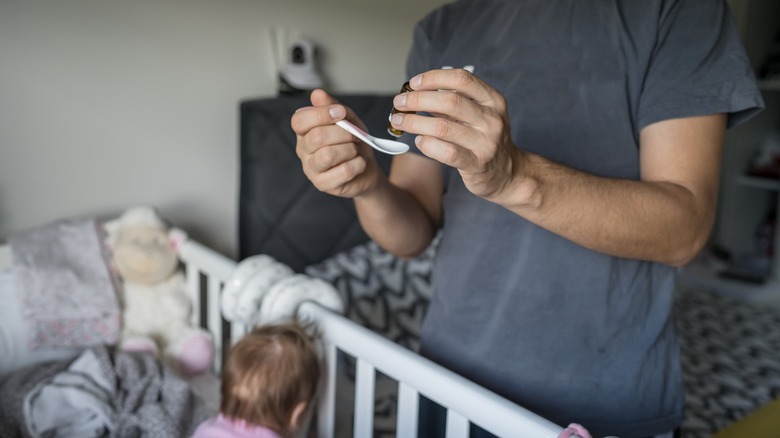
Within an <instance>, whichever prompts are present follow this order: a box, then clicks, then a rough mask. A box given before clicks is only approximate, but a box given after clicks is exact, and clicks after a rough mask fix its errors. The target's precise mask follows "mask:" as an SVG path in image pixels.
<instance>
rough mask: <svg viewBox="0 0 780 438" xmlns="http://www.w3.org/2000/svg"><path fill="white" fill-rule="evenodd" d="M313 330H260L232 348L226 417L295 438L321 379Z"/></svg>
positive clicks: (225, 380)
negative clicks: (292, 435)
mask: <svg viewBox="0 0 780 438" xmlns="http://www.w3.org/2000/svg"><path fill="white" fill-rule="evenodd" d="M314 336H315V334H314V333H313V329H312V327H309V326H304V325H302V324H300V323H299V322H296V321H292V322H289V323H280V324H273V325H266V326H261V327H258V328H255V329H254V330H252V331H251V332H249V333H248V334H247V335H246V336H244V337H243V338H242V339H241V340H240V341H238V342H237V343H236V344H235V345H234V346H233V347H231V349H230V352H229V353H228V358H227V362H226V363H225V366H224V369H223V371H222V403H221V406H220V411H221V413H222V415H224V416H226V417H228V418H231V419H234V420H244V421H246V422H248V423H251V424H256V425H261V426H264V427H267V428H270V429H273V430H275V431H276V432H277V433H279V434H280V435H282V436H289V435H291V433H292V432H293V431H294V430H295V429H296V428H297V427H298V426H299V424H300V422H301V420H302V419H303V413H304V412H305V410H306V408H307V406H308V404H309V402H310V401H311V400H312V399H313V398H314V395H315V393H316V391H317V385H318V382H319V378H320V363H319V359H318V357H317V351H316V346H315V337H314Z"/></svg>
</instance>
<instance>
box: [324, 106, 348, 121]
mask: <svg viewBox="0 0 780 438" xmlns="http://www.w3.org/2000/svg"><path fill="white" fill-rule="evenodd" d="M328 113H329V114H330V116H331V117H332V118H334V119H340V118H342V117H344V116H346V115H347V111H346V110H345V109H344V107H343V106H334V107H332V108H331V109H329V110H328Z"/></svg>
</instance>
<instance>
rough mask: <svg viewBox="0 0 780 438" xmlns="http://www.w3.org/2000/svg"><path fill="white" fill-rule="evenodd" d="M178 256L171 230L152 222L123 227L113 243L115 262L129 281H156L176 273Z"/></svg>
mask: <svg viewBox="0 0 780 438" xmlns="http://www.w3.org/2000/svg"><path fill="white" fill-rule="evenodd" d="M178 261H179V259H178V256H177V255H176V252H175V251H174V249H173V247H172V246H171V243H170V241H169V240H168V233H167V232H166V231H165V230H163V229H161V228H159V227H155V226H151V225H129V226H124V227H123V228H122V229H121V230H120V232H119V234H118V235H117V238H116V241H115V244H114V262H115V263H116V267H117V269H118V270H119V273H120V274H121V275H122V278H123V279H125V280H126V281H132V282H136V283H142V284H156V283H159V282H161V281H163V280H165V279H167V278H168V277H170V276H171V274H173V272H174V271H175V270H176V267H177V266H178Z"/></svg>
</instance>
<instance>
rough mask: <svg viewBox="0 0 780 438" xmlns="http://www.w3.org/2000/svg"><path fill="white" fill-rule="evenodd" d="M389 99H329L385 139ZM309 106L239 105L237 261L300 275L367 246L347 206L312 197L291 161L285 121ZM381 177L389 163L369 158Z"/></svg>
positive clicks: (281, 101) (304, 101) (293, 102)
mask: <svg viewBox="0 0 780 438" xmlns="http://www.w3.org/2000/svg"><path fill="white" fill-rule="evenodd" d="M392 98H393V96H392V95H386V96H384V95H381V96H380V95H351V96H337V99H339V101H341V102H342V103H344V104H345V105H347V106H349V107H351V108H352V109H353V110H354V111H355V112H356V113H357V114H358V115H359V116H360V117H361V118H362V119H363V121H364V122H365V123H366V125H367V126H368V128H369V131H371V132H372V133H376V134H377V135H379V136H380V137H386V135H385V134H384V133H385V130H386V128H387V116H388V114H389V112H390V109H391V107H392ZM307 105H310V103H309V100H308V97H305V96H281V97H278V98H270V99H255V100H248V101H244V102H242V103H241V106H240V111H241V140H240V141H241V145H240V147H241V154H240V157H241V163H240V164H241V179H240V187H239V190H240V197H239V218H238V220H239V224H238V233H239V235H238V242H239V245H238V246H239V257H240V258H241V259H244V258H246V257H249V256H251V255H255V254H268V255H270V256H273V257H274V258H276V259H277V260H279V261H280V262H282V263H285V264H287V265H289V266H290V267H292V268H293V269H294V270H295V271H297V272H301V271H302V270H303V268H304V267H305V266H308V265H311V264H313V263H317V262H319V261H321V260H324V259H326V258H328V257H330V256H332V255H334V254H336V253H338V252H340V251H343V250H345V249H347V248H351V247H353V246H355V245H357V244H360V243H363V242H365V241H367V240H368V237H367V236H366V235H365V233H364V232H363V231H362V229H361V228H360V224H358V222H357V217H356V215H355V208H354V205H353V203H352V201H351V200H349V199H343V198H338V197H334V196H330V195H326V194H323V193H320V192H319V191H318V190H317V189H315V188H314V186H312V184H311V183H310V182H309V180H308V179H306V176H305V175H304V174H303V170H302V168H301V163H300V161H299V160H298V157H297V156H296V155H295V133H294V132H293V131H292V128H291V127H290V117H291V116H292V114H293V113H294V112H295V110H296V109H298V108H300V107H302V106H307ZM377 159H378V161H379V165H380V166H381V167H382V169H383V170H384V171H385V172H387V171H388V170H389V168H390V161H391V157H390V156H387V155H384V154H377Z"/></svg>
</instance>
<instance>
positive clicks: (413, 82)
mask: <svg viewBox="0 0 780 438" xmlns="http://www.w3.org/2000/svg"><path fill="white" fill-rule="evenodd" d="M409 85H410V86H411V87H412V88H413V89H415V90H416V89H417V88H418V87H419V86H420V85H422V75H417V76H415V77H413V78H411V79H409Z"/></svg>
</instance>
